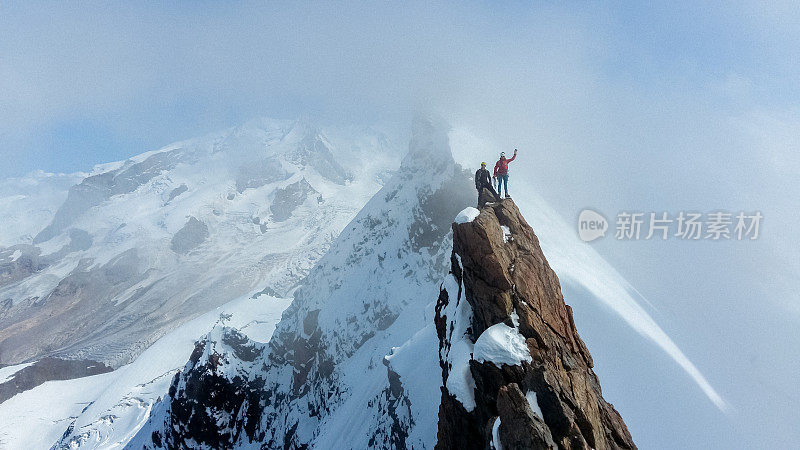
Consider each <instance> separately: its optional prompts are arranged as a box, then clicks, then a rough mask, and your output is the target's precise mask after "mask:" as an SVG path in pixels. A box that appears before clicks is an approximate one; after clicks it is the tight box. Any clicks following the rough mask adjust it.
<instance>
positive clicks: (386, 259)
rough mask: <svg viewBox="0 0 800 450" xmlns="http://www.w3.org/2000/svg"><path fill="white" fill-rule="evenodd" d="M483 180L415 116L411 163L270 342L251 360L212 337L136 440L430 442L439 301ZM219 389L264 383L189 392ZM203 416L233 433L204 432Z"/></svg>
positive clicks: (211, 444)
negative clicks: (457, 236) (200, 428)
mask: <svg viewBox="0 0 800 450" xmlns="http://www.w3.org/2000/svg"><path fill="white" fill-rule="evenodd" d="M472 192H473V191H472V189H471V187H470V180H469V174H468V173H466V172H464V171H462V170H461V168H460V167H459V166H457V165H456V164H455V163H454V161H453V159H452V155H451V151H450V146H449V143H448V138H447V129H446V128H444V127H442V126H437V125H436V124H434V123H431V122H428V121H417V122H416V123H415V126H414V131H413V133H412V141H411V144H410V148H409V152H408V154H407V155H406V157H405V158H404V160H403V163H402V164H401V167H400V170H399V171H398V172H397V173H396V174H395V176H394V177H393V178H392V179H391V180H390V181H389V182H387V184H386V185H385V186H384V187H383V188H382V189H381V191H380V192H378V193H377V194H376V195H375V196H374V197H373V199H372V200H370V202H369V203H368V204H367V205H366V206H365V207H364V209H363V210H362V211H361V212H360V213H359V214H358V216H357V217H356V218H355V219H354V220H353V221H352V222H351V224H350V225H348V226H347V227H346V228H345V230H344V231H343V232H342V234H341V235H340V236H339V237H338V238H337V239H336V241H335V242H334V244H333V245H332V246H331V249H330V251H329V252H328V253H327V254H326V255H325V256H324V257H323V258H322V259H321V260H320V261H319V263H318V264H317V265H316V266H315V268H314V269H313V270H312V271H311V272H310V273H309V275H308V277H307V278H306V280H305V281H304V283H303V284H302V286H301V287H300V289H298V291H297V292H296V293H295V298H294V301H293V302H292V305H291V306H290V307H289V308H288V309H287V310H286V311H285V312H284V313H283V317H282V319H281V322H280V324H279V325H278V328H277V329H276V331H275V333H274V335H273V338H272V339H271V340H270V342H269V344H268V346H267V347H266V348H264V349H262V350H261V351H259V352H257V355H255V356H254V357H252V358H251V357H248V358H246V359H244V360H243V359H242V358H241V357H238V356H237V353H238V354H241V353H242V352H241V351H239V352H237V351H236V349H235V348H232V346H231V345H230V344H224V343H223V344H220V343H219V342H215V341H214V340H213V339H211V338H207V339H206V340H205V341H203V342H201V344H199V345H198V350H197V351H196V354H197V355H202V356H203V357H198V358H196V359H193V360H191V361H190V362H189V363H188V364H187V366H186V367H185V368H184V370H183V371H182V372H181V373H180V374H179V375H177V376H176V378H175V379H174V380H173V383H172V388H171V391H170V392H171V395H170V396H168V397H167V398H165V399H164V401H163V402H162V403H161V404H160V405H159V407H157V408H156V409H155V413H154V414H153V415H152V416H151V419H150V421H149V422H148V424H147V425H146V426H145V427H143V428H142V430H140V431H139V433H138V434H137V437H136V438H135V439H134V440H133V441H132V442H131V448H139V447H141V446H145V447H147V448H162V447H163V448H170V447H183V446H191V447H196V448H220V447H224V448H229V447H248V446H251V445H255V446H259V445H264V446H266V447H267V448H302V447H304V446H313V447H317V448H368V447H371V448H402V447H409V448H410V447H412V446H413V447H415V448H431V447H432V445H433V443H434V440H435V434H436V412H437V409H438V401H437V399H438V388H437V386H436V384H435V383H432V382H431V380H435V379H436V377H437V375H436V373H437V371H438V363H437V360H436V334H435V331H434V330H433V304H434V300H435V298H436V295H437V294H438V291H439V287H438V286H439V282H440V280H441V274H442V273H443V272H444V273H446V269H447V263H448V258H449V253H450V245H451V244H450V239H449V238H448V236H449V233H450V224H451V222H452V218H453V217H454V216H455V214H456V213H457V212H458V211H459V210H460V209H461V208H463V206H464V205H466V204H469V203H471V202H472V201H473V199H472ZM223 336H228V337H229V338H228V342H246V341H242V339H241V338H240V337H238V336H237V335H236V331H235V330H229V331H226V332H224V333H223ZM403 343H406V344H405V345H404V344H403ZM240 346H243V347H247V348H254V347H252V346H251V344H244V343H243V344H240ZM398 346H401V347H402V348H396V347H398ZM415 346H419V348H417V349H415V348H413V347H415ZM208 348H213V349H214V351H210V352H209V351H208V350H207V349H208ZM401 353H404V355H401ZM414 353H416V355H414ZM407 356H411V357H414V358H418V359H417V360H416V361H415V362H416V363H417V365H416V367H412V366H411V365H409V364H408V362H406V361H404V359H406V358H407ZM242 367H245V368H246V370H241V368H242ZM400 380H402V381H400ZM398 383H400V384H398ZM215 388H217V389H221V390H222V391H231V390H232V391H236V392H239V391H251V390H252V391H253V395H252V396H251V395H244V396H243V397H242V402H243V403H242V404H233V405H230V404H225V403H217V402H212V403H210V404H209V403H204V402H203V401H201V400H202V399H199V398H196V397H195V398H193V397H191V396H187V395H186V393H187V392H202V391H206V390H209V389H211V390H213V389H215ZM198 417H202V418H204V420H203V422H205V423H219V424H222V425H221V428H222V429H224V430H225V432H224V433H221V434H213V433H202V434H198V433H196V432H193V430H196V429H197V428H196V426H197V422H196V420H197V418H198Z"/></svg>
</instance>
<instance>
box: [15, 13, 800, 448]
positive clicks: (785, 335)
mask: <svg viewBox="0 0 800 450" xmlns="http://www.w3.org/2000/svg"><path fill="white" fill-rule="evenodd" d="M0 35H2V36H3V39H0V157H2V158H3V160H4V161H6V164H4V165H2V166H0V177H9V176H21V175H24V174H25V173H28V172H30V171H32V170H36V169H43V170H45V171H54V172H73V171H79V170H88V169H89V168H91V166H92V165H94V164H97V163H103V162H108V161H112V160H119V159H124V158H126V157H128V156H132V155H134V154H138V153H141V152H144V151H147V150H153V149H156V148H159V147H161V146H163V145H166V144H169V143H171V142H174V141H177V140H181V139H185V138H190V137H194V136H197V135H202V134H205V133H208V132H212V131H215V130H218V129H221V128H225V127H228V126H232V125H236V124H239V123H242V122H244V121H246V120H247V119H250V118H252V117H254V116H259V115H264V116H272V117H279V118H294V117H298V116H301V115H304V116H307V117H310V118H312V119H313V120H317V121H320V122H322V123H325V122H330V123H340V122H343V123H358V124H368V123H371V122H374V121H382V122H390V123H397V124H403V123H407V122H406V120H407V119H408V118H409V116H410V115H411V114H412V112H413V111H415V110H420V109H422V110H433V111H436V112H438V113H439V114H441V115H443V116H444V117H445V118H446V119H447V120H449V121H450V122H451V123H452V124H453V125H454V126H455V127H458V128H462V129H469V130H470V132H472V133H474V134H476V135H479V136H481V137H482V138H483V139H484V140H485V142H486V143H487V151H490V150H491V151H496V150H498V149H510V148H514V147H517V148H520V150H521V151H520V158H519V161H518V162H517V164H518V166H517V168H516V169H515V172H514V174H515V176H520V175H522V174H525V175H526V176H527V177H528V178H529V180H528V182H529V183H530V184H531V185H532V186H533V187H535V188H536V190H537V191H538V192H540V193H541V195H542V196H543V197H544V198H545V199H546V200H547V201H548V202H549V203H550V204H551V205H553V207H554V208H555V209H556V210H557V211H558V212H559V214H561V215H562V217H564V218H566V219H567V220H568V221H571V220H572V219H574V218H576V217H577V213H578V211H580V210H581V209H583V208H585V207H592V208H593V209H596V210H598V211H601V212H604V213H606V215H607V217H609V216H614V215H615V214H616V213H617V212H618V211H621V210H639V211H645V212H649V211H671V212H677V211H679V210H699V211H710V210H716V209H727V210H733V211H739V210H747V211H753V210H760V211H762V212H763V214H764V216H765V223H764V229H763V235H762V236H763V237H762V239H759V240H758V241H757V242H753V243H746V244H743V243H737V242H731V243H685V242H678V241H669V242H668V243H661V242H652V241H651V242H627V243H625V242H617V241H614V240H610V239H605V240H601V241H598V242H597V243H595V244H593V245H595V247H596V248H597V249H598V251H599V252H600V253H601V254H602V255H603V256H604V257H605V258H606V259H607V260H609V261H610V262H611V263H612V264H613V265H614V267H616V268H617V269H618V270H619V271H620V273H622V274H623V275H624V276H625V277H626V279H627V280H628V281H629V282H631V284H633V285H634V286H636V287H637V289H639V291H641V292H642V293H643V295H645V296H646V297H647V298H648V299H649V300H650V301H651V302H652V303H653V304H654V305H655V306H656V311H655V312H654V318H655V319H656V320H657V321H658V322H659V324H661V325H662V326H663V327H664V329H665V330H666V331H667V333H668V334H669V335H670V336H671V337H672V338H673V339H674V340H675V341H676V342H677V344H678V345H679V346H680V347H681V348H682V349H683V350H684V351H686V353H687V355H688V356H689V358H690V359H691V360H692V361H693V362H694V363H695V364H696V365H697V366H698V367H699V368H700V370H701V371H702V372H703V373H704V374H705V375H706V376H707V377H708V378H709V381H710V382H711V384H712V385H714V387H715V388H717V389H718V390H719V391H720V392H721V394H722V395H723V396H724V397H725V398H726V400H728V401H729V402H730V403H731V404H732V405H733V407H734V413H732V414H731V415H730V416H724V415H722V414H721V413H719V412H718V411H715V410H714V408H713V406H710V404H709V403H708V402H707V400H706V399H705V398H703V396H702V394H701V393H699V391H692V390H691V388H689V387H686V389H687V391H686V392H688V394H687V393H686V392H685V393H683V394H682V395H684V396H686V395H689V394H691V395H693V396H694V397H690V398H689V399H688V400H687V399H686V398H683V397H681V399H682V400H681V401H688V402H690V403H686V404H681V403H678V402H677V401H675V402H674V403H672V404H669V405H658V406H659V408H660V409H659V411H663V412H664V414H670V415H671V417H670V419H669V420H663V418H658V417H656V418H653V419H652V421H648V420H645V419H644V418H642V417H639V418H637V419H634V420H635V421H637V422H638V423H640V424H641V425H640V426H641V428H640V429H638V430H633V431H634V437H637V432H638V433H640V434H639V436H641V437H640V438H641V439H642V440H643V441H644V442H649V443H653V442H658V441H659V439H658V438H659V436H658V432H659V430H657V429H655V430H654V429H653V426H656V424H658V423H659V420H661V421H662V422H664V423H667V424H670V425H669V426H674V427H676V429H679V428H680V427H685V426H688V425H687V424H691V425H692V426H693V427H694V428H692V429H691V430H688V431H687V432H691V433H702V430H703V429H706V430H708V436H713V437H714V439H716V442H717V443H718V444H719V446H720V448H724V447H725V446H728V447H730V446H736V445H735V444H736V443H737V442H741V441H740V439H746V440H747V441H748V442H749V443H750V444H751V445H756V444H760V443H764V444H772V445H777V446H781V444H785V443H787V442H790V441H791V439H792V438H794V439H796V438H797V437H799V436H798V435H797V433H798V432H797V431H796V430H794V431H789V430H788V428H791V418H792V417H796V414H795V413H794V412H793V411H794V408H793V407H792V405H793V404H796V403H797V402H800V387H798V386H797V383H796V381H795V378H796V374H797V373H798V370H800V366H798V363H797V361H800V354H798V350H797V349H800V336H799V335H798V333H797V332H796V330H797V329H798V321H800V302H798V298H797V292H799V291H800V286H798V281H797V276H796V275H797V272H798V270H800V264H798V262H797V261H798V260H797V257H796V254H795V252H794V249H796V248H797V245H796V242H795V239H794V238H795V237H796V236H798V235H800V227H798V225H797V224H796V220H795V217H794V216H795V214H794V209H795V208H796V205H795V203H796V201H795V197H796V195H795V193H796V192H798V191H799V190H800V186H798V184H800V183H799V181H798V180H800V176H798V175H800V152H798V151H797V150H798V148H800V102H799V100H800V85H798V83H797V80H798V79H800V63H798V61H800V12H798V10H797V8H796V7H795V5H793V4H792V3H791V2H744V1H741V2H725V3H723V2H689V1H687V2H661V3H655V2H624V3H623V2H609V3H600V2H573V3H565V4H561V3H558V4H556V3H553V2H522V1H520V2H488V1H485V2H471V3H463V2H459V3H455V2H453V3H446V2H444V3H443V2H406V3H403V4H402V5H399V4H395V3H388V2H386V3H368V2H325V3H322V2H319V3H299V2H297V3H288V2H286V3H284V2H270V3H266V2H264V3H261V2H228V3H224V4H223V3H217V2H191V3H190V2H185V3H183V2H175V3H172V4H170V5H167V6H164V5H159V4H157V3H144V4H137V5H132V4H126V3H122V2H120V3H112V2H82V3H73V4H67V3H66V2H60V3H36V2H18V1H4V2H2V3H0ZM401 126H402V125H401ZM572 295H574V296H575V298H577V299H581V298H582V294H581V293H580V292H575V293H573V294H572ZM568 301H569V295H568ZM591 314H602V310H601V309H597V308H596V307H592V306H589V304H588V303H587V304H586V307H585V308H581V309H576V320H578V321H579V329H581V332H582V334H583V333H585V334H586V335H587V336H589V341H590V342H591V341H593V342H597V343H603V344H604V345H608V346H613V345H615V342H618V341H615V340H614V339H612V337H610V335H609V334H607V333H604V330H602V329H598V328H596V327H594V326H593V325H592V324H593V321H592V316H591ZM580 321H583V323H584V326H583V327H581V323H580ZM617 333H621V334H622V335H625V334H624V333H625V332H622V331H619V332H617ZM631 347H632V348H633V350H632V351H634V352H646V351H648V350H647V349H648V347H642V348H639V345H638V344H631ZM590 348H591V350H592V352H593V354H594V353H598V354H599V355H600V356H601V358H607V361H609V363H612V362H614V363H615V364H620V365H622V366H624V367H626V368H629V369H630V370H635V369H636V365H635V362H631V361H614V358H615V356H614V354H612V352H605V351H604V350H603V349H604V347H603V346H599V348H598V347H592V346H591V345H590ZM596 348H597V349H596ZM596 359H599V358H596ZM601 360H602V359H601ZM665 367H669V368H668V369H664V370H666V371H668V372H669V374H672V371H674V370H675V369H674V366H665ZM597 370H598V373H600V375H601V381H603V383H604V386H606V385H609V386H612V387H610V388H609V389H612V390H613V391H614V392H615V393H617V394H618V395H623V394H624V393H625V392H624V389H625V384H624V383H623V380H620V379H617V378H614V373H613V372H614V371H613V370H608V368H605V369H604V368H602V367H598V369H597ZM649 370H650V371H651V372H654V371H655V372H658V371H661V369H660V366H659V368H658V370H656V369H653V368H650V369H649ZM648 373H650V372H648ZM651 375H652V374H651ZM649 376H650V375H647V374H643V375H642V377H644V378H642V379H646V380H651V381H653V382H656V381H657V378H647V377H649ZM652 376H653V377H655V375H652ZM670 376H672V375H670ZM674 376H675V377H680V376H681V375H680V374H679V373H675V374H674ZM680 383H681V384H678V385H669V386H666V385H665V386H663V388H664V389H667V390H669V389H677V387H676V386H690V383H689V382H688V381H686V380H685V379H683V381H681V382H680ZM631 385H633V386H637V387H638V388H641V389H648V388H650V389H655V388H654V387H652V386H647V385H643V383H642V382H639V383H631ZM670 395H671V394H670ZM618 406H619V405H618ZM623 406H624V405H623ZM631 408H632V410H634V406H631ZM681 408H683V409H681ZM636 411H637V412H639V413H641V411H638V410H636ZM680 414H684V415H693V414H694V415H696V416H697V418H696V420H686V419H685V416H683V417H679V415H680ZM623 416H625V411H624V409H623ZM665 426H666V425H665ZM795 428H796V427H795ZM665 429H671V428H669V427H667V428H665ZM733 430H737V431H736V433H734V432H733ZM714 439H711V438H708V439H707V440H702V442H705V443H712V442H714ZM664 448H680V446H679V445H677V444H675V445H665V446H664Z"/></svg>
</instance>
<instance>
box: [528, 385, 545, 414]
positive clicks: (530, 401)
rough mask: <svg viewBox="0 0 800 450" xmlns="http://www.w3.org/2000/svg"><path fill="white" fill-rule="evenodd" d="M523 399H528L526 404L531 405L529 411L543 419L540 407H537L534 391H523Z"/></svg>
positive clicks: (537, 400)
mask: <svg viewBox="0 0 800 450" xmlns="http://www.w3.org/2000/svg"><path fill="white" fill-rule="evenodd" d="M525 399H526V400H528V405H529V406H530V407H531V411H533V413H534V414H536V415H538V416H539V418H540V419H542V420H544V415H543V414H542V408H540V407H539V399H538V398H536V392H535V391H528V392H526V393H525Z"/></svg>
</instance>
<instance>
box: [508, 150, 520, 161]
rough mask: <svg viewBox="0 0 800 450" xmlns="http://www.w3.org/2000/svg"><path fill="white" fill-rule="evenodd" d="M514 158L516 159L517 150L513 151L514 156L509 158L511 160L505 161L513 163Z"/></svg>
mask: <svg viewBox="0 0 800 450" xmlns="http://www.w3.org/2000/svg"><path fill="white" fill-rule="evenodd" d="M516 157H517V149H514V156H512V157H511V159H507V160H506V162H511V161H513V160H514V158H516Z"/></svg>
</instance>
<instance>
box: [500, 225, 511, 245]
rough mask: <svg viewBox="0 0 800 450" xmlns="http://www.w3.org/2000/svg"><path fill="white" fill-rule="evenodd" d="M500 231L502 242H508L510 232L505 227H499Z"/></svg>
mask: <svg viewBox="0 0 800 450" xmlns="http://www.w3.org/2000/svg"><path fill="white" fill-rule="evenodd" d="M500 229H501V230H503V242H508V241H509V239H511V230H509V229H508V227H507V226H505V225H500Z"/></svg>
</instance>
